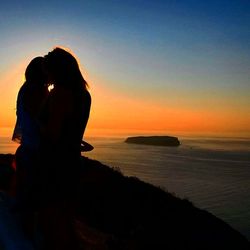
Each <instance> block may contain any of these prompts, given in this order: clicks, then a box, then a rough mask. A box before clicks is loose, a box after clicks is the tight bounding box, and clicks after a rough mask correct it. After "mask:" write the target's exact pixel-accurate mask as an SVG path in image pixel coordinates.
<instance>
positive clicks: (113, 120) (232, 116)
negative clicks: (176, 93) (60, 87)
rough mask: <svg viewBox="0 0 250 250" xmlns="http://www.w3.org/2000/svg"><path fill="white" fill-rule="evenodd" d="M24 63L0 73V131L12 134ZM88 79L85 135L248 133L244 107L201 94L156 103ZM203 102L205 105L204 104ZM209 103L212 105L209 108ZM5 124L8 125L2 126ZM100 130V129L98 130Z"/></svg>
mask: <svg viewBox="0 0 250 250" xmlns="http://www.w3.org/2000/svg"><path fill="white" fill-rule="evenodd" d="M26 65H27V61H26V60H24V61H23V62H20V63H19V64H17V65H15V66H14V67H11V68H12V69H11V70H9V71H6V72H4V73H3V74H2V76H1V77H0V88H1V89H0V98H1V109H0V119H1V120H0V122H1V124H0V133H1V135H7V136H11V135H10V133H11V131H12V129H11V128H13V127H14V124H15V102H16V97H17V92H18V89H19V88H20V86H21V85H22V82H23V79H24V77H23V72H24V70H25V67H26ZM84 74H85V76H86V75H87V80H88V82H89V85H90V92H91V95H92V109H91V114H90V119H89V124H88V127H87V130H86V135H87V136H95V135H98V134H99V135H100V134H101V133H105V132H100V131H105V130H106V131H108V130H109V131H112V132H110V134H112V133H113V134H116V133H118V131H130V132H133V131H155V134H157V133H158V132H159V131H161V133H164V132H165V133H166V134H169V133H172V134H174V133H177V132H180V131H181V132H186V133H190V134H195V133H204V134H206V133H214V134H217V133H218V134H223V133H235V135H240V134H242V135H248V134H249V124H250V115H249V110H248V109H247V108H246V110H244V108H241V109H233V108H232V107H231V106H230V105H229V106H228V107H226V106H225V105H224V106H223V105H222V106H221V107H217V106H215V107H213V104H212V103H211V104H210V105H209V104H208V103H206V100H205V98H204V100H203V103H201V106H196V107H195V105H193V106H192V105H188V101H187V102H186V103H187V105H185V101H183V102H179V105H178V101H169V102H166V103H165V104H161V103H155V102H153V101H150V100H148V99H146V98H142V97H138V98H131V97H128V96H126V95H125V94H122V93H121V92H119V93H118V92H115V91H113V90H111V89H109V87H108V83H105V81H102V79H99V78H98V77H95V76H90V75H89V74H88V73H87V72H84ZM171 100H172V99H171ZM204 103H205V105H204ZM211 107H212V108H211ZM4 128H9V129H7V130H5V129H4ZM98 131H99V133H98Z"/></svg>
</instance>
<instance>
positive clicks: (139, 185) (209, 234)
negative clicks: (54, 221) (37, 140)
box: [0, 154, 250, 250]
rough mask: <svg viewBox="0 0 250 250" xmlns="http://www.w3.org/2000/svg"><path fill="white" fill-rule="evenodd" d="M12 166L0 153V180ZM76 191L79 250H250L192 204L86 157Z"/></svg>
mask: <svg viewBox="0 0 250 250" xmlns="http://www.w3.org/2000/svg"><path fill="white" fill-rule="evenodd" d="M12 161H13V155H10V154H8V155H1V154H0V176H1V175H2V176H3V175H6V173H7V172H8V174H9V175H10V173H11V171H6V170H7V168H8V167H9V168H11V164H12ZM6 176H7V175H6ZM0 179H1V178H0ZM2 180H6V178H2ZM77 191H78V194H79V204H78V207H77V212H76V214H75V221H74V227H75V233H76V236H77V237H76V238H77V239H78V240H77V241H78V244H79V249H91V250H147V249H150V250H152V249H155V250H158V249H176V250H178V249H203V250H209V249H211V250H214V249H237V250H243V249H250V244H249V241H248V240H247V239H246V238H245V237H244V236H243V235H241V234H240V233H239V232H238V231H236V230H235V229H233V228H232V227H231V226H229V225H228V224H227V223H225V222H224V221H222V220H221V219H219V218H217V217H215V216H214V215H212V214H211V213H209V212H207V211H205V210H202V209H199V208H197V207H195V206H194V205H193V204H192V203H191V202H190V201H188V200H186V199H180V198H178V197H176V196H174V195H173V194H170V193H168V192H166V191H164V190H162V189H160V188H158V187H156V186H153V185H151V184H149V183H146V182H143V181H141V180H139V179H138V178H135V177H127V176H124V175H123V174H122V173H121V172H120V171H119V170H117V169H113V168H111V167H108V166H106V165H103V164H102V163H100V162H98V161H95V160H91V159H89V158H86V157H82V158H81V173H80V183H79V190H77Z"/></svg>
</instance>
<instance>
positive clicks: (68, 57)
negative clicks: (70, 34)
mask: <svg viewBox="0 0 250 250" xmlns="http://www.w3.org/2000/svg"><path fill="white" fill-rule="evenodd" d="M45 62H46V67H47V69H48V72H49V75H50V78H51V80H52V83H53V84H55V85H61V86H65V87H67V88H70V89H73V90H79V89H81V88H82V87H84V88H85V89H86V88H87V87H88V84H87V82H86V81H85V79H84V78H83V76H82V73H81V71H80V68H79V65H78V62H77V60H76V58H75V57H74V56H73V55H72V54H71V53H69V52H68V51H66V50H64V49H62V48H59V47H56V48H55V49H53V50H52V51H51V52H49V53H48V55H46V56H45Z"/></svg>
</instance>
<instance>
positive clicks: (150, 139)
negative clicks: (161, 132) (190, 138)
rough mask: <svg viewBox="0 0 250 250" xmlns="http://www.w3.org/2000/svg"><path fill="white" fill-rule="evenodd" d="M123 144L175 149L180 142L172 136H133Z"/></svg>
mask: <svg viewBox="0 0 250 250" xmlns="http://www.w3.org/2000/svg"><path fill="white" fill-rule="evenodd" d="M125 142H126V143H134V144H144V145H154V146H167V147H177V146H179V145H180V141H179V140H178V138H177V137H174V136H135V137H128V138H127V139H126V140H125Z"/></svg>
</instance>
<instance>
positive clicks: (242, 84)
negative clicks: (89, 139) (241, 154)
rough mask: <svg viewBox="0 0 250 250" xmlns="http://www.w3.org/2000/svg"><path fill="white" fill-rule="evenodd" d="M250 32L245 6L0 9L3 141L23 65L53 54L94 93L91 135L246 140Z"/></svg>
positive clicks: (154, 1)
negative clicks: (73, 67) (62, 51)
mask: <svg viewBox="0 0 250 250" xmlns="http://www.w3.org/2000/svg"><path fill="white" fill-rule="evenodd" d="M249 27H250V1H248V0H237V1H236V0H235V1H234V0H209V1H200V0H196V1H195V0H180V1H177V0H176V1H175V0H162V1H159V0H147V1H146V0H144V1H143V0H133V1H132V0H128V1H115V0H108V1H106V0H99V1H97V0H89V1H87V0H86V1H84V0H78V1H66V0H61V1H55V0H50V1H47V0H43V1H31V0H30V1H25V0H23V1H19V0H13V1H1V8H0V37H1V44H0V58H1V60H0V136H1V133H5V132H4V131H6V130H5V128H6V127H10V128H12V127H13V126H14V123H15V102H16V96H17V92H18V89H19V88H20V86H21V85H22V83H23V81H24V76H23V75H24V71H25V68H26V66H27V64H28V63H29V62H30V60H31V59H32V58H33V57H35V56H38V55H45V54H47V53H48V52H49V51H50V50H52V49H53V47H55V46H58V45H59V46H63V47H67V48H70V49H71V50H72V51H73V52H74V54H75V55H76V56H77V57H78V59H79V61H80V63H81V68H82V73H83V75H84V77H85V78H86V80H87V81H88V82H89V85H90V92H91V95H92V99H93V104H92V110H91V116H90V120H89V124H88V128H87V132H86V133H87V135H95V134H102V133H104V132H100V131H111V132H110V133H118V131H130V132H131V131H136V132H138V131H139V132H138V133H146V132H149V131H152V133H155V134H157V133H165V134H176V133H180V132H183V133H190V134H210V133H211V134H218V135H226V134H230V135H233V136H234V135H235V136H241V135H242V136H250V29H249ZM98 131H99V132H98ZM140 131H141V132H140Z"/></svg>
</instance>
